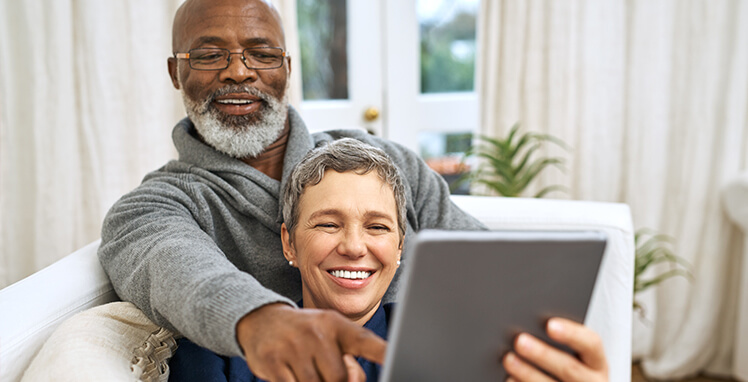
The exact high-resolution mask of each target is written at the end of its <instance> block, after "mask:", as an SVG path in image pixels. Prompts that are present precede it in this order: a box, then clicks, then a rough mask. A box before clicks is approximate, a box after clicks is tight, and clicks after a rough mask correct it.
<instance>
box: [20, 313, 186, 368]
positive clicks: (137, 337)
mask: <svg viewBox="0 0 748 382" xmlns="http://www.w3.org/2000/svg"><path fill="white" fill-rule="evenodd" d="M174 350H176V341H175V338H174V334H173V333H172V332H170V331H168V330H166V329H164V328H161V327H159V326H157V325H156V324H154V323H153V322H151V321H150V320H149V319H148V318H147V317H146V316H145V315H144V314H143V312H141V311H140V309H138V308H136V307H135V305H133V304H131V303H129V302H113V303H109V304H106V305H101V306H98V307H95V308H92V309H89V310H86V311H83V312H81V313H78V314H76V315H74V316H72V317H71V318H69V319H68V320H66V321H65V322H63V323H62V324H61V325H60V326H59V327H58V328H57V329H56V330H55V331H54V333H52V336H50V338H49V339H48V340H47V341H46V342H45V344H44V346H43V347H42V349H41V350H40V351H39V353H38V354H37V356H36V357H35V358H34V360H33V361H32V362H31V364H30V365H29V368H28V369H27V370H26V372H25V374H24V376H23V379H22V380H23V381H52V380H54V381H133V380H137V381H166V380H167V379H168V375H169V369H168V359H169V358H170V357H171V355H172V354H173V353H174Z"/></svg>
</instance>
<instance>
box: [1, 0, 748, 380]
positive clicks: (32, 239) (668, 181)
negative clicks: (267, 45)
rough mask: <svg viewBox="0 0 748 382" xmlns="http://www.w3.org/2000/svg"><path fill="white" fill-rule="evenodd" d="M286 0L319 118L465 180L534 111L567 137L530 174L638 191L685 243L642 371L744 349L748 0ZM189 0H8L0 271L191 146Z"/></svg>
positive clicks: (537, 129) (634, 199)
mask: <svg viewBox="0 0 748 382" xmlns="http://www.w3.org/2000/svg"><path fill="white" fill-rule="evenodd" d="M273 2H274V3H275V4H276V6H277V7H278V9H279V10H280V12H281V14H282V17H283V20H284V28H285V32H286V42H287V49H288V50H289V51H290V52H291V56H292V68H293V71H292V85H291V103H292V105H293V106H294V107H295V108H297V110H299V111H300V113H301V115H302V116H303V118H304V120H305V121H306V123H307V125H308V127H309V129H310V130H312V131H320V130H326V129H337V128H356V129H365V130H367V131H369V132H370V133H372V134H376V135H379V136H382V137H385V138H388V139H391V140H393V141H395V142H398V143H400V144H402V145H404V146H406V147H408V148H410V149H412V150H415V151H416V152H418V153H420V155H421V156H422V157H423V158H424V159H425V160H426V161H427V163H429V165H430V166H431V167H432V168H433V169H435V170H436V171H438V172H439V173H441V174H442V175H443V176H444V177H445V179H447V180H448V181H449V182H453V183H454V192H457V193H488V194H492V193H495V192H496V191H492V190H491V189H489V188H486V187H482V186H480V185H479V184H477V182H470V181H464V182H459V181H457V180H459V179H462V178H464V177H465V174H475V173H476V172H477V171H478V168H479V167H480V166H481V163H485V161H484V160H485V158H484V159H479V158H478V156H476V155H475V154H474V153H473V152H472V151H471V150H477V148H478V147H479V146H480V143H481V142H484V141H482V139H483V138H481V137H487V138H492V139H498V140H502V139H503V140H506V139H507V137H508V134H509V133H510V130H511V129H512V126H514V125H515V124H519V126H520V132H521V133H522V134H527V133H532V134H539V135H543V136H546V137H548V136H550V137H553V139H557V140H558V141H560V142H562V144H542V145H539V146H538V148H537V150H536V151H535V154H536V155H538V156H540V158H560V161H559V163H558V164H559V165H558V166H549V167H548V168H547V169H545V170H543V171H542V172H539V173H538V174H537V176H535V177H533V180H532V182H530V183H529V185H528V186H527V188H526V189H523V190H522V191H521V192H520V193H519V194H518V195H517V196H520V197H532V196H534V195H536V194H537V193H538V192H539V191H541V190H543V189H544V188H546V187H549V186H558V187H556V188H554V191H553V192H549V193H547V194H545V197H552V198H563V199H582V200H599V201H610V202H622V203H627V204H628V205H629V206H630V207H631V210H632V215H633V220H634V225H635V227H636V228H650V229H653V230H655V231H656V232H658V233H662V234H664V235H667V236H668V237H670V238H672V239H671V240H670V245H671V249H672V251H673V252H674V253H676V254H677V255H678V256H679V258H682V259H683V260H684V261H685V262H686V263H687V264H688V270H689V272H690V274H691V276H692V277H673V278H671V279H668V280H666V281H663V282H662V283H660V284H659V285H657V286H656V287H655V288H650V289H648V290H647V291H644V292H642V293H639V294H638V295H637V300H638V301H639V302H640V303H641V305H642V307H643V308H644V312H645V313H644V314H641V313H639V312H633V311H632V314H634V338H633V345H634V346H633V348H634V358H635V359H637V360H641V362H642V368H643V369H644V371H645V373H646V374H648V375H650V376H652V377H657V378H661V379H678V378H682V377H687V376H693V375H695V374H699V373H707V374H712V375H717V376H723V377H731V376H735V375H737V370H738V369H739V368H741V367H742V368H743V369H742V370H745V365H746V364H748V359H736V358H735V348H736V346H738V345H737V343H738V341H740V340H741V339H740V338H739V336H738V331H737V327H738V325H739V324H740V319H739V318H738V306H739V304H740V303H741V300H740V298H741V297H740V296H743V297H742V298H743V299H745V298H748V297H745V296H748V291H746V290H741V288H740V280H741V277H743V278H745V277H748V274H745V273H746V272H744V271H742V269H745V268H746V267H745V266H744V264H748V260H745V259H744V257H745V253H744V252H743V246H744V244H745V240H744V238H743V233H742V232H741V231H740V229H739V228H738V227H737V226H736V225H735V224H734V223H732V222H731V221H730V220H729V219H728V218H727V216H726V214H725V211H724V210H723V205H722V201H721V199H720V190H721V189H722V187H723V186H724V185H725V184H726V183H728V182H730V180H732V179H734V178H736V177H737V176H739V175H740V174H741V173H744V172H745V171H747V170H748V111H747V110H748V1H743V0H718V1H714V0H567V1H549V0H523V1H518V0H275V1H273ZM180 4H181V1H180V0H159V1H154V0H131V1H125V0H118V1H96V0H24V1H15V0H0V287H4V286H7V285H9V284H11V283H13V282H15V281H17V280H19V279H21V278H23V277H25V276H27V275H29V274H31V273H33V272H34V271H36V270H38V269H41V268H42V267H44V266H46V265H49V264H51V263H52V262H54V261H56V260H57V259H59V258H61V257H62V256H65V255H66V254H68V253H70V252H72V251H74V250H75V249H77V248H79V247H81V246H83V245H84V244H87V243H89V242H91V241H94V240H96V239H97V238H98V237H99V235H100V228H101V221H102V219H103V217H104V215H105V214H106V211H107V210H108V208H109V207H110V206H111V205H112V204H113V203H114V201H116V200H117V199H118V198H119V197H120V196H121V195H122V194H124V193H126V192H127V191H129V190H131V189H132V188H134V187H135V186H137V185H138V184H139V183H140V180H141V179H142V178H143V176H144V175H145V174H146V173H147V172H149V171H152V170H154V169H156V168H158V167H160V166H162V165H163V164H164V163H165V162H166V161H167V160H169V159H171V158H174V157H175V151H174V148H173V145H172V143H171V136H170V135H171V130H172V127H173V126H174V124H175V123H176V122H177V121H178V120H179V119H181V118H183V117H184V116H185V113H184V109H183V107H182V103H181V97H180V95H179V93H178V92H177V91H176V90H174V89H173V87H172V85H171V83H170V81H169V77H168V75H167V70H166V58H167V57H168V56H170V55H171V53H172V51H171V22H172V18H173V14H174V11H175V10H176V8H177V7H178V6H179V5H180ZM471 153H472V155H470V154H471ZM482 160H483V161H484V162H482ZM666 267H667V265H666V264H660V265H655V266H653V267H652V268H651V269H649V270H648V271H647V272H649V273H651V274H653V275H655V274H658V273H661V272H664V271H667V269H668V268H666ZM744 285H745V284H744ZM744 289H745V288H744ZM741 293H742V294H741ZM742 303H743V304H745V303H746V302H742ZM745 319H746V318H744V320H745ZM745 335H748V333H746V334H745ZM742 341H744V343H745V341H748V339H745V338H743V339H742ZM741 365H742V366H741ZM744 373H748V372H745V371H744ZM742 378H748V376H745V375H744V376H743V377H742Z"/></svg>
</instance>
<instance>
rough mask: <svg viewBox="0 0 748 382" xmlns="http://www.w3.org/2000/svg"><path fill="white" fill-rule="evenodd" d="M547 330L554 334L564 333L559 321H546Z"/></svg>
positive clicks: (562, 325)
mask: <svg viewBox="0 0 748 382" xmlns="http://www.w3.org/2000/svg"><path fill="white" fill-rule="evenodd" d="M548 330H549V331H551V332H554V333H555V334H562V333H563V332H564V324H562V323H561V321H559V320H556V319H553V318H551V319H550V320H548Z"/></svg>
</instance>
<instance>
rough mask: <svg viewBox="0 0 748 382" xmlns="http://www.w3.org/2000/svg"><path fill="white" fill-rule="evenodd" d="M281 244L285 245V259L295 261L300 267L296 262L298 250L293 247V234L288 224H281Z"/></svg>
mask: <svg viewBox="0 0 748 382" xmlns="http://www.w3.org/2000/svg"><path fill="white" fill-rule="evenodd" d="M281 243H282V244H283V257H285V258H286V260H288V261H293V262H294V264H296V265H297V266H298V263H297V262H296V250H294V248H293V245H291V233H290V232H288V228H286V223H283V224H281Z"/></svg>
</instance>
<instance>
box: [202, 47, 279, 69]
mask: <svg viewBox="0 0 748 382" xmlns="http://www.w3.org/2000/svg"><path fill="white" fill-rule="evenodd" d="M231 54H232V53H231V52H230V51H229V50H228V49H219V48H200V49H192V50H190V67H191V68H193V69H198V70H218V69H226V68H227V67H228V66H229V57H230V56H231ZM234 54H236V53H234ZM242 55H243V57H244V64H245V65H246V66H247V68H249V69H274V68H279V67H281V66H282V65H283V49H280V48H249V49H245V50H244V51H243V52H242Z"/></svg>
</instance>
